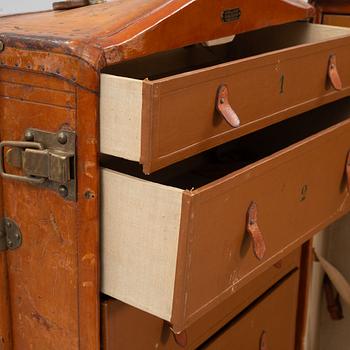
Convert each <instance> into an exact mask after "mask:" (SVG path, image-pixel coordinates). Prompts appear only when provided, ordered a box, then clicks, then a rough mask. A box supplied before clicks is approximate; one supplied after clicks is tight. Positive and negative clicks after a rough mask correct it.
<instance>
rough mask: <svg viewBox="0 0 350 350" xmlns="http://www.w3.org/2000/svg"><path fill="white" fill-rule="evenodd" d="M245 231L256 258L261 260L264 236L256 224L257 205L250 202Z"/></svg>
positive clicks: (264, 250) (264, 248)
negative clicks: (250, 240)
mask: <svg viewBox="0 0 350 350" xmlns="http://www.w3.org/2000/svg"><path fill="white" fill-rule="evenodd" d="M247 231H248V233H249V235H250V237H251V239H252V242H253V251H254V255H255V256H256V258H257V259H259V260H262V259H263V258H264V256H265V253H266V245H265V241H264V237H263V235H262V233H261V231H260V228H259V226H258V207H257V204H256V203H255V202H252V203H251V204H250V206H249V209H248V215H247Z"/></svg>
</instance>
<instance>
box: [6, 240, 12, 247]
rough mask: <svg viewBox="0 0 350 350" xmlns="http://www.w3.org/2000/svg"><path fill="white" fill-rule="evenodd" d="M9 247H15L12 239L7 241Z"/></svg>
mask: <svg viewBox="0 0 350 350" xmlns="http://www.w3.org/2000/svg"><path fill="white" fill-rule="evenodd" d="M7 246H8V247H9V248H12V247H13V242H12V241H11V240H10V239H8V240H7Z"/></svg>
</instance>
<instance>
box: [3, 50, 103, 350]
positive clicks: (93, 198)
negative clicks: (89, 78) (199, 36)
mask: <svg viewBox="0 0 350 350" xmlns="http://www.w3.org/2000/svg"><path fill="white" fill-rule="evenodd" d="M33 56H35V54H33ZM0 78H1V80H2V81H1V82H0V86H1V89H2V91H3V93H4V94H5V96H3V97H1V98H0V106H1V111H2V113H1V116H0V117H1V121H0V128H1V135H2V139H3V140H22V139H23V135H24V132H25V130H26V129H27V128H30V127H31V128H37V129H41V130H46V131H51V132H57V131H58V130H60V129H61V128H62V127H65V128H69V129H71V130H73V131H76V133H77V135H78V137H77V140H78V144H77V159H78V162H77V176H78V178H77V179H78V200H77V202H69V201H65V200H64V199H63V198H61V197H60V196H59V195H58V194H57V193H55V192H53V191H50V190H47V189H43V188H37V187H33V186H31V185H28V184H24V183H17V182H14V181H9V180H6V181H3V184H4V187H3V200H4V212H5V214H6V216H7V217H9V218H11V219H13V220H14V221H15V222H16V223H17V224H18V226H19V227H20V229H21V231H22V235H23V244H22V246H21V247H20V248H18V249H17V250H14V251H11V252H10V251H9V252H8V253H7V257H8V279H9V286H10V288H9V289H10V301H11V302H10V306H11V311H12V330H13V341H14V343H13V348H14V349H15V350H17V349H26V348H33V349H56V348H61V349H97V348H98V346H99V231H98V225H99V217H98V213H99V211H98V182H99V174H98V166H97V165H98V164H97V152H98V140H97V127H98V125H97V109H98V103H97V97H96V94H94V93H92V92H89V91H87V90H83V89H80V88H79V87H78V86H74V85H71V84H69V83H67V82H66V81H64V80H62V79H57V78H54V77H50V76H46V77H45V79H43V75H42V74H33V73H29V72H23V71H20V70H15V71H11V70H7V69H2V70H1V71H0ZM9 84H10V85H9ZM12 84H13V85H16V88H12ZM9 86H10V87H11V88H9ZM39 86H40V88H39ZM38 89H40V91H42V94H40V93H37V90H38ZM6 95H8V96H6ZM72 96H73V98H72ZM43 99H44V100H43Z"/></svg>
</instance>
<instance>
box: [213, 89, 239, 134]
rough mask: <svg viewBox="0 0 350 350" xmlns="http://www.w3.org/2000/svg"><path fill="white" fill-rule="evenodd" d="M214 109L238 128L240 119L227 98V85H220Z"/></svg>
mask: <svg viewBox="0 0 350 350" xmlns="http://www.w3.org/2000/svg"><path fill="white" fill-rule="evenodd" d="M216 99H217V100H216V109H217V111H218V112H219V113H220V114H221V115H222V116H223V117H224V118H225V120H226V121H227V122H228V123H229V124H230V125H231V126H232V127H233V128H238V127H239V126H240V125H241V121H240V120H239V118H238V115H237V114H236V112H235V111H234V110H233V109H232V107H231V105H230V101H229V99H228V87H227V85H220V86H219V89H218V93H217V97H216Z"/></svg>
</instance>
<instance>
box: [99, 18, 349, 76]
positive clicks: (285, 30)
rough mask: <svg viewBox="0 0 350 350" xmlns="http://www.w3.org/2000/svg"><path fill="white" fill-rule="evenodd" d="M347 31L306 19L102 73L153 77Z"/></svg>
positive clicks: (166, 54) (127, 64) (316, 39)
mask: <svg viewBox="0 0 350 350" xmlns="http://www.w3.org/2000/svg"><path fill="white" fill-rule="evenodd" d="M346 34H348V31H347V30H344V29H343V28H337V27H326V26H321V25H315V24H310V23H306V22H296V23H289V24H284V25H280V26H274V27H269V28H265V29H260V30H257V31H252V32H248V33H243V34H239V35H237V36H236V37H235V38H234V40H232V41H231V42H228V43H226V44H222V45H216V46H209V47H208V46H206V45H204V44H203V45H202V44H198V45H192V46H188V47H185V48H181V49H176V50H172V51H167V52H163V53H157V54H154V55H151V56H147V57H142V58H139V59H135V60H131V61H127V62H123V63H120V64H118V65H115V66H111V67H107V68H106V69H105V70H104V71H103V73H106V74H110V75H116V76H121V77H128V78H133V79H139V80H144V79H148V80H157V79H161V78H165V77H168V76H171V75H175V74H180V73H185V72H189V71H192V70H196V69H201V68H206V67H210V66H213V65H218V64H222V63H226V62H230V61H235V60H239V59H244V58H247V57H252V56H256V55H261V54H264V53H269V52H274V51H277V50H282V49H287V48H291V47H295V46H299V45H308V44H315V43H319V42H322V41H327V40H331V39H334V38H338V37H339V36H342V35H344V36H345V35H346Z"/></svg>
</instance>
